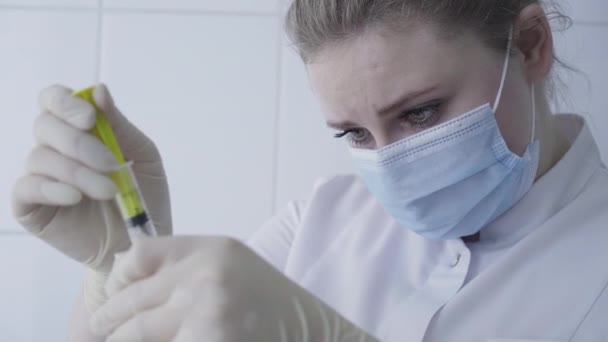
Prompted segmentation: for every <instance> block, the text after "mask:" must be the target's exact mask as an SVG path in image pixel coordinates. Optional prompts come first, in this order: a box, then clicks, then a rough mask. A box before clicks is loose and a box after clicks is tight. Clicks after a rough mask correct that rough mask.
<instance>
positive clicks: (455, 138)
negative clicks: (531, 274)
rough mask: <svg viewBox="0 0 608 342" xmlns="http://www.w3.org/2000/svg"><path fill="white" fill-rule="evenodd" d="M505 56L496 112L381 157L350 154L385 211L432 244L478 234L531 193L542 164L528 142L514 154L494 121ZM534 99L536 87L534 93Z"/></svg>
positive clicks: (473, 116)
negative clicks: (525, 146)
mask: <svg viewBox="0 0 608 342" xmlns="http://www.w3.org/2000/svg"><path fill="white" fill-rule="evenodd" d="M510 48H511V40H510V41H509V48H508V49H507V56H506V58H505V65H504V68H503V74H502V77H501V82H500V87H499V91H498V95H497V96H496V101H495V102H494V106H491V105H490V104H485V105H483V106H481V107H478V108H476V109H473V110H472V111H470V112H468V113H465V114H462V115H459V116H458V117H456V118H454V119H452V120H450V121H448V122H445V123H443V124H441V125H438V126H436V127H433V128H430V129H428V130H425V131H423V132H421V133H419V134H416V135H414V136H411V137H408V138H406V139H403V140H401V141H398V142H396V143H394V144H391V145H389V146H386V147H383V148H381V149H378V150H362V149H351V154H352V156H353V158H354V160H355V163H356V165H357V167H358V169H359V173H360V175H361V177H362V178H363V180H364V181H365V183H366V184H367V187H368V188H369V190H370V192H371V193H372V194H373V195H374V196H375V197H376V198H377V199H378V200H379V201H380V203H381V204H382V205H383V207H384V208H385V210H386V211H387V212H388V213H389V214H390V215H391V216H392V217H394V218H395V219H396V220H397V222H399V223H400V224H402V225H403V226H404V227H406V228H408V229H410V230H412V231H414V232H416V233H418V234H420V235H422V236H425V237H427V238H430V239H435V240H439V239H453V238H460V237H464V236H469V235H473V234H476V233H478V232H479V231H481V230H482V229H483V228H484V227H485V226H487V225H488V224H489V223H491V222H492V221H494V220H495V219H496V218H498V217H499V216H500V215H502V214H504V213H505V212H506V211H507V210H509V209H510V208H511V207H512V206H513V205H514V204H515V203H517V202H518V201H519V200H520V199H521V198H522V197H523V196H524V195H525V194H526V193H527V192H528V191H529V190H530V188H531V187H532V184H533V183H534V179H535V177H536V172H537V168H538V160H539V142H538V141H534V123H535V116H536V108H535V107H536V106H535V104H534V101H533V102H532V108H533V109H532V138H531V139H530V141H531V142H530V144H529V145H528V146H527V149H526V151H525V153H524V155H523V156H521V157H520V156H518V155H517V154H515V153H513V152H511V150H510V149H509V148H508V147H507V144H506V142H505V140H504V139H503V137H502V135H501V133H500V130H499V128H498V124H497V122H496V118H495V111H496V108H498V105H499V102H500V98H501V94H502V89H503V87H504V83H505V79H506V75H507V69H508V65H509V51H510ZM531 92H532V99H534V87H533V86H532V87H531Z"/></svg>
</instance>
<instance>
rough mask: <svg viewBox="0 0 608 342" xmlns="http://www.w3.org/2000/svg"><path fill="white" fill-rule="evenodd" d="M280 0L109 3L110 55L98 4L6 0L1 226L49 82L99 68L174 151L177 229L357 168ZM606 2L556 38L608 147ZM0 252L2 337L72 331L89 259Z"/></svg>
mask: <svg viewBox="0 0 608 342" xmlns="http://www.w3.org/2000/svg"><path fill="white" fill-rule="evenodd" d="M276 1H277V0H255V1H254V0H229V1H217V0H206V1H194V0H175V1H166V0H165V1H163V0H146V1H143V0H104V1H103V5H104V6H105V8H108V9H109V10H108V11H106V12H105V13H103V22H102V30H101V33H102V40H101V41H100V43H101V45H100V47H101V50H99V51H98V50H97V49H96V47H97V39H96V38H97V26H98V25H97V24H98V23H97V17H98V16H97V13H96V11H95V6H97V5H98V1H97V0H13V1H8V0H0V56H1V58H2V61H3V62H4V63H3V64H2V66H0V75H2V77H0V93H2V94H5V96H3V98H2V101H0V113H1V114H0V115H1V116H2V118H3V119H4V120H5V122H9V124H10V126H9V128H8V129H5V130H4V131H3V133H2V134H1V135H0V155H2V156H3V160H5V161H9V162H8V163H4V164H3V165H2V166H3V168H2V169H1V170H2V171H0V193H3V194H4V195H3V196H0V232H2V231H4V232H6V231H10V230H13V231H20V229H19V228H18V227H17V225H16V224H15V223H14V222H13V221H12V218H11V217H10V213H9V211H8V207H9V202H8V199H7V198H8V193H9V190H10V188H11V185H12V182H13V180H14V178H15V177H17V175H18V174H19V173H20V171H21V163H22V160H23V158H24V157H25V155H26V152H27V150H28V149H29V146H30V144H31V138H30V130H31V128H30V127H31V121H32V120H33V118H34V117H35V116H36V115H37V112H38V110H37V106H36V101H35V99H36V94H37V92H38V90H39V89H40V88H41V87H43V86H45V85H47V84H50V83H55V82H58V83H63V84H68V85H71V86H73V87H75V88H80V87H84V86H87V85H89V84H91V83H93V82H94V81H95V80H96V76H97V75H96V70H97V68H98V67H100V70H101V79H102V80H104V81H106V82H107V83H108V84H109V85H110V87H111V89H112V91H113V92H114V93H115V97H116V98H117V102H118V104H119V105H120V106H121V108H122V109H123V110H124V112H125V113H127V114H128V115H129V116H130V117H131V118H132V119H133V120H134V121H135V122H136V123H137V124H138V125H140V126H141V127H142V128H143V129H144V130H145V131H147V132H149V134H150V135H151V136H152V137H153V139H154V140H155V141H157V143H158V145H159V147H160V149H161V151H162V152H163V154H164V155H165V159H166V163H167V170H168V173H169V176H170V177H171V178H170V181H171V187H172V195H173V206H174V215H175V226H176V230H177V232H178V233H191V234H202V233H208V234H216V233H223V234H228V235H233V236H245V235H248V234H249V233H250V232H251V231H252V230H254V229H255V228H256V227H257V226H258V225H259V224H260V223H261V222H262V221H263V220H264V219H265V218H266V217H267V216H269V215H270V213H271V211H272V210H273V209H274V208H276V207H277V206H281V205H283V204H284V203H285V202H286V201H287V200H288V199H292V198H301V197H303V196H304V195H305V194H306V193H307V192H308V190H309V189H310V185H311V184H312V182H313V180H314V179H316V178H317V177H319V176H322V175H325V174H329V173H334V172H349V171H351V170H352V165H351V163H350V162H349V159H348V155H347V152H346V151H345V149H344V146H343V145H342V143H340V142H337V141H334V140H333V139H332V138H331V133H330V132H329V130H327V129H326V128H325V127H324V125H323V121H322V117H321V113H320V110H319V108H318V105H317V103H316V100H315V99H314V97H313V95H312V94H311V92H310V90H309V88H308V84H307V81H306V74H305V71H304V68H303V66H302V65H301V63H300V61H299V60H298V58H297V56H295V54H294V53H293V51H292V50H291V48H290V47H288V46H287V44H286V43H285V42H281V41H280V38H281V35H280V32H279V31H278V30H279V27H280V25H279V20H282V19H279V18H278V15H277V14H276V12H278V7H277V2H276ZM281 1H285V0H281ZM99 4H101V3H99ZM606 6H607V5H606V2H605V1H604V0H576V2H574V1H572V2H571V6H570V7H571V9H570V10H569V13H570V14H571V15H572V16H573V17H574V18H575V20H576V23H577V25H576V26H575V27H574V28H573V29H572V30H571V31H569V32H568V33H566V38H565V39H558V45H559V46H560V47H559V49H558V50H559V51H560V55H561V56H563V57H564V59H565V60H566V61H569V62H571V63H572V64H574V65H575V66H578V67H580V68H581V69H582V70H583V71H584V72H586V73H587V74H588V76H589V79H590V83H591V86H590V87H591V90H590V91H587V90H586V88H584V87H583V85H584V82H583V81H582V79H581V78H580V77H578V76H574V77H573V78H572V79H567V83H568V85H569V88H570V90H569V91H568V92H567V94H569V95H567V96H569V97H571V98H572V100H571V104H570V105H569V107H567V109H570V110H572V111H578V112H586V113H592V116H591V117H592V118H593V122H594V123H595V125H594V130H595V132H596V135H597V137H598V140H600V142H601V143H602V147H603V151H604V153H605V154H606V152H608V137H606V135H605V134H603V132H605V131H606V129H608V114H605V112H606V110H605V108H607V107H608V103H607V101H608V100H607V97H606V96H605V94H608V88H607V84H608V83H606V81H605V80H606V79H608V75H607V74H606V73H607V72H608V68H606V66H605V64H604V61H605V60H607V57H608V51H607V47H606V44H603V43H602V42H604V41H605V37H606V34H608V23H606V20H605V19H604V18H605V17H606V14H608V13H607V12H608V11H607V10H606ZM50 7H53V8H52V9H50ZM83 7H88V9H84V10H83ZM45 8H47V9H48V10H45ZM190 10H191V11H190ZM603 23H605V24H603ZM96 61H100V64H98V63H97V62H96ZM7 120H8V121H7ZM0 260H2V262H1V264H0V266H2V268H1V269H2V270H3V272H4V273H3V274H2V277H1V278H0V279H2V281H0V322H2V323H0V341H60V340H63V337H64V335H65V325H66V324H67V319H68V313H69V310H70V308H71V305H72V301H73V299H74V297H75V295H76V292H77V291H78V288H79V286H80V284H79V279H80V278H81V276H82V270H81V269H80V267H78V266H77V265H75V264H74V263H72V262H71V261H69V260H67V259H65V258H63V257H61V256H60V255H59V253H57V252H55V251H53V250H51V249H50V248H48V247H46V246H44V245H43V244H42V243H41V242H39V241H37V240H36V239H34V238H31V237H28V236H25V235H19V234H17V233H11V234H6V233H4V234H3V233H0ZM6 322H9V323H8V324H7V323H6Z"/></svg>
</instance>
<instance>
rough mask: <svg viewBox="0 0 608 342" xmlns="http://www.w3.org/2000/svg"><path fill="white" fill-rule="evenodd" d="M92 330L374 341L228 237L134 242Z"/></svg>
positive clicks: (177, 337) (178, 340) (178, 339)
mask: <svg viewBox="0 0 608 342" xmlns="http://www.w3.org/2000/svg"><path fill="white" fill-rule="evenodd" d="M106 290H107V292H108V295H109V296H110V299H109V300H108V301H107V302H106V304H105V305H104V306H102V307H101V308H99V310H98V311H97V312H95V313H94V314H93V316H92V317H91V329H92V331H93V332H96V333H98V334H100V335H102V336H108V335H109V337H108V339H107V341H108V342H118V341H146V342H155V341H159V342H160V341H163V342H166V341H174V342H195V341H209V342H215V341H231V342H241V341H242V342H245V341H246V342H249V341H266V342H273V341H301V342H312V341H314V342H317V341H323V342H338V341H340V342H345V341H357V342H365V341H376V340H375V339H374V338H372V337H371V336H369V335H367V334H366V333H365V332H363V331H362V330H361V329H359V328H357V327H355V326H354V325H353V324H352V323H350V322H348V321H347V320H346V319H344V318H343V317H341V316H340V315H339V314H338V313H336V312H335V311H334V310H332V309H331V308H329V307H328V306H327V305H325V304H324V303H322V302H321V301H320V300H319V299H317V298H316V297H314V296H313V295H311V294H310V293H308V292H307V291H305V290H304V289H302V288H301V287H299V286H298V285H296V284H295V283H293V282H292V281H290V280H289V279H288V278H287V277H285V276H284V275H283V274H282V273H280V272H278V271H277V270H276V269H275V268H274V267H272V266H271V265H270V264H268V263H266V262H265V261H264V260H262V259H261V258H260V257H258V256H257V255H256V254H255V253H254V252H252V251H251V250H250V249H249V248H247V247H245V246H244V245H243V244H241V243H240V242H237V241H236V240H232V239H227V238H204V237H176V238H160V239H149V238H144V239H141V240H137V241H135V242H134V244H133V246H132V247H131V249H130V250H129V251H128V252H127V253H126V254H124V255H122V256H121V257H120V258H119V259H118V260H117V263H116V265H115V266H114V269H113V270H112V273H111V274H110V278H109V279H108V283H107V288H106Z"/></svg>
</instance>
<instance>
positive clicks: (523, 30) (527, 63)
mask: <svg viewBox="0 0 608 342" xmlns="http://www.w3.org/2000/svg"><path fill="white" fill-rule="evenodd" d="M515 28H516V32H519V34H518V35H517V40H516V46H517V48H518V49H519V51H520V52H521V57H522V62H523V69H524V72H525V74H526V77H527V79H528V82H530V83H537V82H539V81H542V80H544V79H546V78H547V76H548V75H549V72H550V71H551V66H552V65H553V58H554V56H553V33H552V32H551V26H550V25H549V21H548V20H547V15H546V13H545V11H544V10H543V8H542V7H541V6H540V5H538V4H532V5H529V6H527V7H526V8H524V9H523V10H522V11H521V13H520V14H519V16H518V17H517V21H516V24H515Z"/></svg>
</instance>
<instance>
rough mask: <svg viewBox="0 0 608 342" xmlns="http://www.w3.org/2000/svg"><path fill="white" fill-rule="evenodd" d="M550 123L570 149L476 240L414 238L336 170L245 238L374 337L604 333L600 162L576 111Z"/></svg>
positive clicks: (606, 184)
mask: <svg viewBox="0 0 608 342" xmlns="http://www.w3.org/2000/svg"><path fill="white" fill-rule="evenodd" d="M559 120H560V122H561V123H563V124H564V127H566V128H567V130H568V131H570V132H569V133H568V134H569V137H571V138H572V139H573V140H574V142H573V145H572V147H571V148H570V150H569V152H568V153H567V154H566V155H565V156H564V158H562V160H561V161H560V162H559V163H558V164H557V165H556V166H555V167H554V168H553V169H551V170H550V171H549V172H548V173H547V174H546V175H545V176H543V177H542V178H540V179H539V180H538V181H537V182H536V183H535V185H534V186H533V187H532V189H531V190H530V192H529V193H528V194H527V195H526V196H525V197H524V198H523V199H522V200H521V201H520V202H519V203H517V204H516V205H515V206H514V207H513V208H512V209H511V210H510V211H508V212H507V213H506V214H505V215H503V216H502V217H500V218H499V219H498V220H496V221H495V222H493V223H492V224H491V225H489V226H488V227H486V228H484V230H482V232H481V241H479V242H477V243H464V242H463V241H462V240H460V239H456V240H450V241H431V240H428V239H425V238H423V237H420V236H418V235H416V234H415V233H413V232H411V231H409V230H408V229H407V228H406V227H402V226H400V225H399V224H397V223H396V222H395V221H394V220H393V219H392V218H391V217H390V216H389V215H388V214H386V213H385V211H384V210H383V209H382V207H381V206H380V204H379V203H378V202H377V201H376V200H375V199H374V198H373V197H372V196H371V194H370V193H369V192H368V191H367V189H366V187H365V185H364V184H363V183H362V182H361V181H360V180H359V179H358V178H357V177H356V176H337V177H333V178H331V179H329V180H326V181H324V182H321V183H320V184H318V185H317V186H315V189H314V191H313V193H312V195H311V196H310V198H309V199H308V200H307V201H305V202H294V203H291V204H290V205H289V206H288V207H287V208H286V209H285V210H284V211H283V212H282V213H279V214H278V215H277V216H276V217H274V218H273V219H272V220H270V222H268V223H267V224H266V225H265V226H264V227H262V228H261V229H260V230H259V231H258V232H257V234H256V235H254V236H253V237H252V239H251V240H250V241H249V244H250V245H251V247H252V248H253V249H254V250H255V251H256V252H258V253H259V254H260V255H261V256H262V257H264V258H265V259H266V260H268V261H269V262H271V263H272V264H273V265H274V266H275V267H277V268H278V269H280V270H281V271H283V272H284V273H285V274H286V275H287V276H289V277H290V278H291V279H293V280H294V281H296V282H297V283H299V284H300V285H301V286H303V287H304V288H306V289H308V290H309V291H311V292H312V293H314V294H315V295H317V296H318V297H319V298H321V299H322V300H324V301H325V302H326V303H328V304H329V305H330V306H332V307H334V308H335V309H336V310H337V311H338V312H340V313H341V314H342V315H344V316H345V317H347V318H348V319H350V320H351V321H353V322H354V323H356V324H357V325H358V326H360V327H362V328H363V329H365V330H366V331H368V332H369V333H370V334H372V335H374V336H376V337H378V338H379V339H381V340H382V341H391V342H393V341H405V342H452V341H454V342H477V341H479V342H486V341H536V342H541V341H545V342H546V341H555V342H566V341H572V342H605V341H608V290H607V285H608V170H607V169H606V167H605V166H604V165H603V164H602V163H601V161H600V157H599V152H598V149H597V146H596V144H595V142H594V140H593V138H592V136H591V134H590V132H589V129H588V127H586V126H584V125H583V120H582V119H581V118H580V117H575V116H560V119H559ZM581 127H582V128H581ZM579 133H580V134H579Z"/></svg>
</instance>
